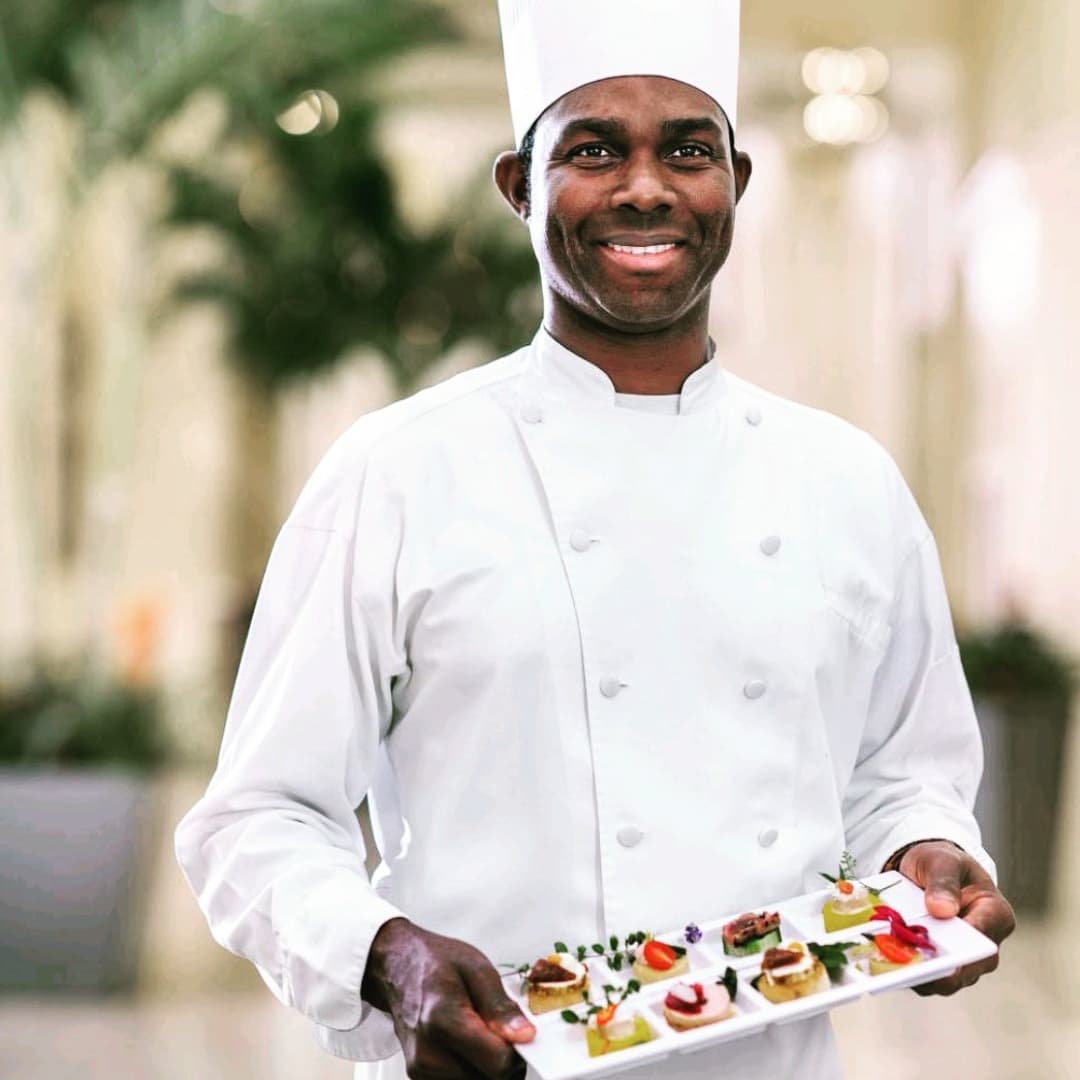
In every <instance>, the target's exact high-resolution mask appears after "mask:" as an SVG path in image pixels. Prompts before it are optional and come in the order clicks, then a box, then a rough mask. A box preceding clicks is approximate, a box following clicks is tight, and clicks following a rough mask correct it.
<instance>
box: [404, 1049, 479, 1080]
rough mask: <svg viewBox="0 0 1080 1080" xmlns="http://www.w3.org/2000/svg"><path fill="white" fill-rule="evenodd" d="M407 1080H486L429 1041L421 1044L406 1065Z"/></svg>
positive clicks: (453, 1055)
mask: <svg viewBox="0 0 1080 1080" xmlns="http://www.w3.org/2000/svg"><path fill="white" fill-rule="evenodd" d="M406 1071H407V1073H408V1075H409V1080H487V1078H486V1076H485V1075H484V1074H483V1073H478V1072H477V1071H476V1070H475V1069H474V1068H473V1067H472V1066H471V1065H469V1064H467V1063H466V1062H464V1061H462V1060H461V1059H460V1058H459V1057H457V1056H456V1055H455V1054H454V1053H453V1052H451V1051H449V1050H446V1049H443V1048H441V1047H438V1046H436V1045H434V1044H433V1043H431V1042H430V1041H428V1042H424V1043H422V1044H421V1045H420V1046H419V1047H418V1048H417V1051H416V1056H415V1057H414V1058H413V1060H412V1061H410V1062H409V1063H408V1068H407V1070H406Z"/></svg>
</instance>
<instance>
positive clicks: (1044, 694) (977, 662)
mask: <svg viewBox="0 0 1080 1080" xmlns="http://www.w3.org/2000/svg"><path fill="white" fill-rule="evenodd" d="M959 645H960V659H961V661H962V662H963V665H964V673H965V674H966V675H967V679H968V685H969V686H970V687H971V692H972V694H974V695H975V696H976V697H995V696H1000V697H1013V698H1036V697H1037V698H1046V699H1051V700H1055V701H1060V702H1062V703H1067V702H1068V701H1069V699H1070V698H1071V697H1072V695H1073V693H1074V692H1075V691H1076V689H1077V669H1076V665H1075V664H1074V662H1073V661H1072V660H1070V659H1069V658H1068V657H1067V656H1066V655H1065V654H1064V653H1063V652H1062V651H1061V650H1060V649H1059V648H1058V647H1057V646H1056V645H1055V644H1054V643H1053V642H1052V641H1051V640H1050V639H1049V638H1048V637H1046V635H1044V634H1043V633H1041V632H1040V631H1038V630H1036V629H1034V628H1033V627H1031V626H1029V625H1028V624H1027V623H1025V622H1023V621H1022V620H1020V619H1010V620H1008V621H1007V622H1004V623H1002V624H1000V625H998V626H993V627H989V628H987V629H984V630H979V631H971V632H968V633H965V634H961V635H960V638H959Z"/></svg>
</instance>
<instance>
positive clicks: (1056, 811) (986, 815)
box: [975, 697, 1069, 914]
mask: <svg viewBox="0 0 1080 1080" xmlns="http://www.w3.org/2000/svg"><path fill="white" fill-rule="evenodd" d="M975 711H976V713H977V714H978V717H979V726H980V728H981V729H982V736H983V747H984V749H985V753H986V764H985V768H984V771H983V779H982V784H981V785H980V787H979V794H978V798H977V799H976V801H975V816H976V818H978V821H979V826H980V828H981V829H982V832H983V846H984V847H985V848H986V849H987V851H989V852H990V855H991V856H992V857H993V858H994V860H995V862H996V863H997V868H998V884H999V886H1000V888H1001V891H1002V892H1003V893H1004V894H1005V896H1006V897H1007V898H1008V899H1009V901H1010V902H1011V903H1012V905H1013V907H1014V908H1016V909H1017V910H1018V911H1026V912H1031V913H1035V914H1042V913H1045V912H1046V911H1047V910H1048V908H1049V906H1050V895H1051V887H1052V882H1053V876H1054V873H1055V869H1056V865H1057V863H1056V857H1057V848H1058V834H1059V831H1060V816H1061V789H1062V772H1063V768H1064V762H1065V760H1066V755H1065V750H1066V744H1067V739H1068V728H1069V703H1068V702H1067V701H1065V700H1063V699H1061V698H1039V697H1031V698H1022V697H994V698H989V697H987V698H978V699H976V702H975Z"/></svg>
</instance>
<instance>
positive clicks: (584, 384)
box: [531, 327, 724, 415]
mask: <svg viewBox="0 0 1080 1080" xmlns="http://www.w3.org/2000/svg"><path fill="white" fill-rule="evenodd" d="M531 354H532V355H531V364H532V367H533V370H534V372H535V374H536V375H537V376H538V377H539V379H540V382H541V385H542V386H543V389H544V391H545V392H546V393H547V394H550V395H552V396H554V397H557V398H561V399H563V400H568V401H573V402H575V403H577V404H582V405H587V406H592V407H604V406H607V407H610V408H617V407H618V406H617V404H616V401H615V384H614V383H613V382H612V381H611V379H609V378H608V376H607V374H606V373H605V372H604V371H603V370H602V369H601V368H599V367H597V366H596V365H595V364H593V363H590V362H589V361H588V360H586V359H584V358H583V357H581V356H578V355H577V353H574V352H571V351H570V350H569V349H568V348H566V346H565V345H561V344H560V343H559V342H558V341H556V340H555V339H554V338H553V337H552V336H551V335H550V334H549V333H548V332H547V330H545V329H544V328H543V327H541V328H540V329H539V330H538V331H537V334H536V337H534V338H533V342H532V349H531ZM723 392H724V373H723V369H722V368H721V367H720V361H719V360H717V359H716V343H715V342H714V341H713V340H712V338H710V339H709V359H708V361H706V363H704V364H703V365H702V366H701V367H699V368H698V369H697V370H696V371H692V372H691V373H690V374H689V375H688V376H687V378H686V381H685V382H684V383H683V385H682V390H681V391H680V393H679V415H685V414H687V413H695V412H702V411H704V410H706V409H708V408H710V407H712V406H715V405H716V404H717V402H718V401H719V399H720V398H721V396H722V395H723ZM650 415H652V414H650Z"/></svg>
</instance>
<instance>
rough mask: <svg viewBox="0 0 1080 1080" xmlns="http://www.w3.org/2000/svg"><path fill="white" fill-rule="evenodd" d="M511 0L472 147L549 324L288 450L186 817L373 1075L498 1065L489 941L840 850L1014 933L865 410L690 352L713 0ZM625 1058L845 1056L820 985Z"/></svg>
mask: <svg viewBox="0 0 1080 1080" xmlns="http://www.w3.org/2000/svg"><path fill="white" fill-rule="evenodd" d="M501 16H502V22H503V39H504V46H505V52H506V61H507V76H508V82H509V90H510V102H511V109H512V115H513V123H514V131H515V136H516V139H517V142H518V149H517V150H516V151H508V152H506V153H504V154H502V155H501V156H500V157H499V158H498V160H497V162H496V165H495V181H496V183H497V186H498V188H499V190H500V191H501V192H502V194H503V195H504V196H505V198H506V200H507V202H508V203H509V205H510V207H511V208H512V209H513V211H514V212H515V213H516V214H517V215H518V216H519V217H520V219H521V220H522V221H523V222H524V223H525V224H526V225H527V227H528V229H529V232H530V235H531V238H532V243H533V246H534V249H535V251H536V254H537V258H538V261H539V264H540V272H541V278H542V284H543V295H544V317H543V325H542V327H541V328H540V329H539V330H538V332H537V334H536V336H535V338H534V339H533V340H532V342H531V343H530V344H528V345H527V346H526V347H524V348H522V349H521V350H520V351H518V352H516V353H514V354H512V355H510V356H506V357H503V358H501V359H498V360H495V361H493V362H491V363H489V364H486V365H485V366H483V367H481V368H479V369H477V370H474V371H471V372H468V373H466V374H464V375H460V376H457V377H455V378H453V379H451V380H449V381H448V382H445V383H443V384H442V385H440V386H437V387H435V388H433V389H429V390H425V391H423V392H421V393H419V394H417V395H415V396H414V397H411V398H409V399H408V400H406V401H403V402H400V403H398V404H395V405H392V406H390V407H389V408H387V409H383V410H381V411H379V412H377V413H374V414H371V415H368V416H365V417H363V418H361V419H360V420H359V421H358V422H357V423H356V424H355V425H354V426H353V427H352V428H351V429H350V430H349V431H348V432H346V434H345V435H344V436H342V437H341V438H340V439H339V440H338V442H337V443H336V444H335V445H334V446H333V448H332V449H331V450H330V452H329V453H328V454H327V456H326V457H325V459H324V460H323V461H322V463H321V464H320V465H319V467H318V468H317V469H316V471H315V473H314V474H313V475H312V477H311V479H310V480H309V482H308V484H307V485H306V487H305V488H304V491H303V493H302V494H301V496H300V498H299V501H298V502H297V504H296V506H295V508H294V509H293V511H292V513H291V514H290V516H289V518H288V520H287V521H286V523H285V525H284V526H283V528H282V530H281V533H280V535H279V536H278V538H277V541H276V543H275V545H274V549H273V552H272V554H271V557H270V561H269V565H268V567H267V570H266V576H265V579H264V582H263V586H262V590H261V593H260V596H259V601H258V606H257V609H256V612H255V616H254V620H253V623H252V626H251V631H250V635H249V637H248V641H247V645H246V648H245V652H244V657H243V661H242V663H241V666H240V670H239V673H238V676H237V681H236V687H235V691H234V695H233V699H232V703H231V706H230V709H229V714H228V720H227V724H226V729H225V734H224V740H223V745H222V748H221V755H220V760H219V763H218V768H217V770H216V772H215V774H214V777H213V779H212V781H211V783H210V785H209V789H208V790H207V792H206V794H205V796H204V797H203V798H202V799H201V800H200V802H199V803H198V804H197V805H196V806H195V807H194V808H193V809H192V810H191V811H190V812H189V813H188V814H187V816H186V817H185V818H184V820H183V821H182V822H181V824H180V826H179V828H178V830H177V836H176V844H177V854H178V857H179V860H180V863H181V865H182V867H183V869H184V872H185V874H186V876H187V878H188V880H189V881H190V884H191V886H192V888H193V889H194V891H195V893H196V895H197V897H198V900H199V903H200V905H201V907H202V910H203V911H204V913H205V915H206V917H207V919H208V921H209V924H210V927H211V930H212V932H213V934H214V936H215V937H216V939H217V940H218V941H219V942H220V943H221V944H222V945H224V946H225V947H226V948H228V949H230V950H232V951H233V952H235V953H237V954H239V955H241V956H245V957H247V958H248V959H250V960H251V961H252V962H253V963H254V964H255V965H256V967H257V968H258V970H259V972H260V974H261V975H262V977H263V979H264V980H265V981H266V983H267V985H268V986H269V987H270V989H271V990H272V991H273V992H274V994H275V995H276V996H277V997H278V998H279V999H280V1000H281V1001H282V1002H284V1003H286V1004H287V1005H290V1006H292V1007H294V1008H296V1009H298V1010H300V1011H301V1012H302V1013H303V1014H304V1015H305V1016H307V1017H308V1018H309V1019H310V1020H311V1021H312V1023H313V1025H314V1026H315V1030H316V1032H317V1034H318V1037H319V1040H320V1041H321V1043H322V1045H323V1046H324V1047H325V1048H326V1049H327V1050H329V1051H330V1052H332V1053H334V1054H337V1055H339V1056H341V1057H344V1058H347V1059H350V1060H353V1061H357V1062H361V1063H364V1064H360V1065H359V1066H358V1067H357V1076H358V1077H361V1078H367V1080H400V1078H402V1077H404V1076H405V1075H409V1076H412V1077H422V1078H425V1080H434V1078H458V1077H481V1076H482V1077H500V1078H501V1077H509V1076H513V1075H518V1074H520V1072H521V1070H522V1065H521V1062H520V1058H518V1057H517V1056H516V1054H515V1052H514V1049H513V1048H514V1046H515V1045H517V1044H520V1043H523V1042H527V1041H529V1040H530V1039H532V1038H533V1037H534V1034H535V1029H534V1027H533V1025H532V1024H531V1023H530V1022H529V1020H528V1019H527V1018H525V1017H524V1016H522V1014H521V1013H520V1012H519V1011H518V1009H517V1008H516V1007H515V1006H514V1005H513V1003H512V1002H511V1001H510V1000H509V999H508V998H507V997H506V995H505V994H504V992H503V990H502V986H501V983H500V980H499V977H498V974H497V971H496V968H495V966H494V965H496V964H499V963H515V964H516V963H522V962H525V963H529V962H531V961H532V960H534V959H536V958H537V957H538V956H541V955H543V954H545V953H547V952H548V951H549V950H550V948H551V943H552V942H553V941H554V940H555V939H561V940H563V941H566V942H571V943H577V942H581V943H590V942H593V941H596V940H606V939H607V938H608V937H609V936H610V935H613V934H617V935H620V936H622V935H625V934H627V933H630V932H632V931H636V930H646V931H649V930H662V929H666V928H672V927H679V926H683V925H685V924H686V923H688V922H690V921H698V922H700V921H702V920H706V919H713V918H717V917H719V916H721V915H723V914H729V913H732V912H737V911H743V910H750V909H754V908H760V907H761V906H762V905H765V904H768V903H770V902H773V901H776V900H778V899H781V898H784V897H787V896H794V895H797V894H800V893H802V892H805V891H809V890H811V889H814V888H817V887H818V886H819V885H820V879H819V878H818V876H817V874H818V871H822V870H835V867H836V865H837V863H838V861H839V859H840V856H841V853H842V852H843V851H844V850H845V849H847V850H849V851H850V852H852V853H853V855H854V856H855V857H856V859H857V862H858V867H859V869H860V870H861V872H862V873H863V874H870V873H875V872H877V871H879V870H880V869H882V867H884V866H889V867H897V868H899V869H900V870H901V871H902V872H903V873H904V874H906V875H907V876H908V877H910V878H912V879H914V880H915V881H917V882H918V883H919V884H920V885H922V886H924V887H926V888H927V891H928V903H929V906H930V910H931V912H932V913H935V914H939V915H942V916H948V915H953V914H957V913H959V914H961V915H963V916H964V917H965V918H967V919H968V920H969V921H971V922H972V923H974V924H975V925H976V926H978V927H980V928H981V929H983V930H984V931H986V932H987V933H989V934H991V935H992V936H993V937H994V938H996V939H997V940H1001V939H1002V938H1004V937H1005V936H1006V935H1007V934H1008V933H1009V932H1010V930H1011V928H1012V913H1011V911H1010V909H1009V906H1008V904H1007V903H1006V901H1005V900H1004V899H1003V898H1002V897H1001V895H1000V894H999V893H998V891H997V889H996V888H995V885H994V881H993V863H992V862H991V860H990V858H989V857H988V855H987V854H986V852H985V851H983V849H982V847H981V846H980V840H979V832H978V829H977V826H976V824H975V821H974V820H973V818H972V814H971V806H972V801H973V798H974V794H975V790H976V786H977V784H978V780H979V775H980V771H981V750H980V742H979V735H978V731H977V728H976V724H975V719H974V716H973V712H972V707H971V701H970V697H969V694H968V690H967V687H966V685H965V681H964V676H963V672H962V670H961V667H960V662H959V659H958V655H957V648H956V642H955V639H954V634H953V629H952V625H951V621H950V615H949V608H948V603H947V599H946V595H945V590H944V587H943V584H942V577H941V571H940V567H939V564H938V558H937V555H936V552H935V547H934V541H933V538H932V537H931V535H930V532H929V530H928V529H927V526H926V523H925V521H924V520H923V518H922V516H921V514H920V513H919V510H918V508H917V506H916V503H915V501H914V499H913V498H912V496H911V494H910V493H909V491H908V489H907V487H906V486H905V484H904V482H903V480H902V478H901V476H900V474H899V472H898V470H897V468H896V466H895V465H894V464H893V462H892V461H891V460H890V458H889V457H888V455H887V454H886V453H885V452H884V451H883V450H882V449H881V448H880V447H879V446H878V445H877V444H876V443H875V442H873V441H872V440H871V439H870V438H869V437H868V436H866V435H864V434H862V433H861V432H859V431H857V430H855V429H854V428H852V427H851V426H849V425H848V424H846V423H844V422H842V421H840V420H838V419H835V418H833V417H831V416H828V415H825V414H823V413H820V412H816V411H814V410H811V409H808V408H805V407H803V406H800V405H797V404H794V403H792V402H788V401H785V400H782V399H780V398H778V397H775V396H774V395H771V394H768V393H766V392H764V391H762V390H760V389H758V388H756V387H755V386H753V385H751V384H750V383H748V382H745V381H743V380H742V379H739V378H736V377H735V376H733V375H732V374H731V373H729V372H726V371H724V370H722V369H721V367H720V366H719V364H718V362H717V361H716V359H715V358H713V356H712V348H711V344H710V341H709V337H708V330H707V322H708V311H709V295H710V289H711V286H712V282H713V279H714V277H715V276H716V274H717V273H718V271H719V270H720V268H721V267H722V265H723V263H724V261H725V259H726V257H727V255H728V251H729V248H730V245H731V242H732V233H733V226H734V221H735V209H736V204H737V202H738V201H739V199H740V198H741V196H742V195H743V193H744V191H745V190H746V188H747V184H748V182H749V180H750V173H751V164H750V160H749V158H748V157H747V156H746V154H744V153H742V152H739V151H738V150H736V149H735V139H734V131H735V127H734V125H735V122H736V73H737V68H738V22H739V11H738V4H737V3H736V2H734V0H682V2H681V3H679V4H678V5H672V4H661V3H659V2H657V0H588V3H583V2H582V0H505V2H504V3H502V5H501ZM365 797H366V798H367V800H368V803H369V806H370V809H371V814H372V819H373V827H374V835H375V838H376V842H377V846H378V850H379V854H380V856H381V863H380V865H379V868H378V870H377V872H376V873H375V875H374V877H373V879H371V880H369V878H368V875H367V874H366V873H365V869H364V861H365V850H364V845H363V841H362V837H361V833H360V830H359V827H358V824H357V818H356V815H355V811H356V808H357V807H358V805H359V804H360V803H361V801H362V800H364V799H365ZM995 962H996V961H994V960H991V961H987V962H985V963H984V964H982V965H980V966H977V967H973V968H971V969H964V970H961V971H959V972H957V973H956V974H954V975H953V976H951V977H950V978H948V979H945V980H943V981H942V982H940V983H937V984H934V985H933V986H932V987H931V988H930V989H931V991H932V992H940V993H951V992H953V991H955V990H956V989H958V988H959V987H960V986H962V985H967V984H970V983H971V982H973V981H974V980H975V979H976V978H978V977H979V975H980V974H982V973H984V972H986V971H988V970H990V969H991V968H992V966H993V965H994V963H995ZM646 1071H647V1074H648V1076H650V1077H657V1078H661V1080H668V1078H681V1077H706V1076H708V1077H712V1076H723V1077H726V1078H731V1080H735V1078H766V1077H768V1078H775V1077H797V1076H800V1077H808V1078H810V1077H812V1078H830V1077H835V1076H838V1075H839V1067H838V1063H837V1057H836V1053H835V1048H834V1045H833V1041H832V1035H831V1030H830V1026H829V1022H828V1020H827V1019H826V1018H824V1017H820V1016H819V1017H816V1018H813V1019H810V1020H806V1021H802V1022H799V1023H794V1024H789V1025H785V1026H782V1027H779V1028H770V1029H768V1030H767V1031H765V1032H764V1033H763V1034H760V1035H756V1036H754V1037H751V1038H746V1039H743V1040H739V1041H736V1042H734V1043H731V1044H727V1045H724V1046H722V1047H720V1048H716V1049H712V1050H704V1051H702V1052H700V1053H698V1054H693V1055H676V1058H675V1059H674V1060H673V1059H667V1060H664V1061H662V1062H660V1063H658V1064H656V1065H651V1066H649V1067H648V1068H647V1070H646Z"/></svg>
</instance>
